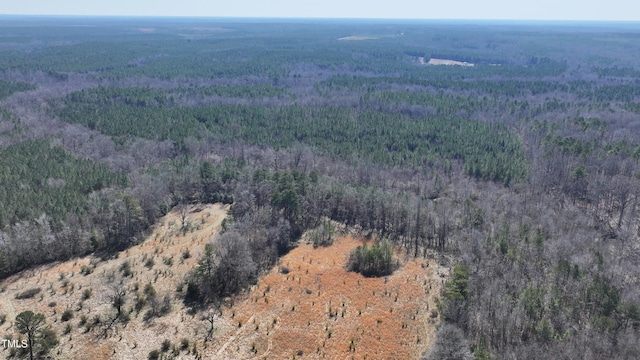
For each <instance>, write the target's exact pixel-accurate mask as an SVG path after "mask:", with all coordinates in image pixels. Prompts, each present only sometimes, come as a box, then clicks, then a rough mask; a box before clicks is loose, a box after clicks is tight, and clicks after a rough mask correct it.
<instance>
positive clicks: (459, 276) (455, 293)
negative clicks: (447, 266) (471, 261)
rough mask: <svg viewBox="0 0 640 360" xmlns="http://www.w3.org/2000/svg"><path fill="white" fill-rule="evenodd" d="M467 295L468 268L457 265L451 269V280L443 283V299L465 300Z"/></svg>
mask: <svg viewBox="0 0 640 360" xmlns="http://www.w3.org/2000/svg"><path fill="white" fill-rule="evenodd" d="M468 293H469V267H468V266H466V265H462V264H458V265H456V266H454V267H453V273H452V274H451V280H449V281H447V282H446V283H445V296H444V297H445V299H447V300H466V299H467V295H468Z"/></svg>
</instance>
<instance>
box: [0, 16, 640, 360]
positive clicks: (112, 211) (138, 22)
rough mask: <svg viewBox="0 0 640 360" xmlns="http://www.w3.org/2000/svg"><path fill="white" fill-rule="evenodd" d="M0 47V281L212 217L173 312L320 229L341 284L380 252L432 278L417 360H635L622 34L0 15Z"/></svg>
mask: <svg viewBox="0 0 640 360" xmlns="http://www.w3.org/2000/svg"><path fill="white" fill-rule="evenodd" d="M0 32H1V33H2V36H0V51H1V52H2V56H0V183H1V184H2V186H0V205H1V206H0V277H3V278H4V277H7V276H10V275H12V274H15V273H17V272H19V271H21V270H24V269H27V268H30V267H33V266H36V265H39V264H45V263H50V262H53V261H58V260H65V259H70V258H73V257H78V256H82V255H86V254H90V253H93V254H97V255H99V256H102V257H110V256H113V254H114V253H115V252H116V251H119V250H123V249H126V248H128V247H130V246H132V245H134V244H137V243H139V242H140V241H141V240H142V239H143V238H144V236H145V234H146V233H147V232H148V230H149V228H150V226H152V225H153V224H154V223H155V222H156V220H157V219H159V218H160V217H161V216H162V215H164V214H166V213H167V212H168V211H169V210H171V209H172V208H175V207H178V208H180V207H181V206H182V207H183V206H185V205H187V204H195V203H217V202H221V203H226V204H232V206H231V211H230V216H229V218H228V219H226V220H225V223H224V226H223V228H224V231H223V233H222V234H221V235H220V236H219V237H218V238H217V239H216V241H215V245H213V244H212V245H211V246H208V247H207V248H206V250H205V253H204V254H203V255H202V257H201V258H200V259H199V261H198V266H197V267H195V268H194V269H193V271H192V272H191V273H190V274H189V276H188V277H187V279H185V281H186V283H187V286H186V290H185V292H184V301H185V302H186V303H188V304H190V305H191V306H194V307H206V306H217V305H219V303H220V302H221V301H222V299H224V298H226V297H229V296H233V295H236V294H238V293H240V292H242V291H243V290H244V289H246V288H247V287H248V286H249V285H251V284H253V283H254V282H255V281H256V279H257V278H258V277H259V276H260V275H261V274H262V273H264V272H265V271H267V270H268V269H270V268H272V267H273V266H274V265H276V264H277V261H278V258H279V257H280V256H282V255H283V254H286V253H287V252H288V251H290V250H291V249H292V248H293V247H295V246H296V242H297V241H298V240H299V239H300V236H301V235H302V234H303V233H304V232H306V231H308V230H313V229H315V230H314V231H316V232H318V233H319V231H321V230H322V229H323V227H326V226H328V225H327V224H328V222H327V221H328V220H332V221H335V222H339V223H342V224H344V225H345V226H346V227H348V228H350V229H354V230H355V231H358V232H359V233H361V234H363V235H366V236H372V237H374V238H377V239H380V243H379V244H374V245H372V247H371V248H367V247H366V246H363V247H361V248H358V250H357V252H355V253H353V254H351V268H352V270H354V271H360V272H362V273H364V274H366V275H367V276H376V275H385V274H389V273H390V272H392V271H393V269H392V266H391V265H390V264H391V263H392V261H391V248H393V249H395V251H396V252H397V253H402V254H404V255H405V256H408V257H429V258H433V259H436V260H437V261H439V262H440V263H442V264H443V265H445V266H449V267H451V269H452V271H451V277H450V279H448V280H447V282H446V283H445V291H444V292H443V293H442V294H441V300H440V308H439V311H440V312H441V314H442V318H443V323H442V324H441V325H440V327H439V330H438V337H437V339H436V341H435V342H434V344H433V346H432V348H431V350H430V351H429V352H427V353H425V354H424V358H425V359H445V358H446V359H449V358H461V359H473V358H475V359H523V358H527V359H548V358H549V356H550V354H553V358H563V359H603V358H608V359H636V358H639V357H640V346H639V345H638V342H637V339H638V336H640V308H639V306H640V292H639V289H640V282H639V281H640V277H639V276H640V217H639V216H640V213H639V210H640V204H639V203H638V202H639V200H640V197H639V195H640V165H639V161H640V90H639V89H640V83H639V81H640V78H639V76H640V60H638V59H637V54H638V53H639V52H640V42H639V41H638V39H639V38H640V27H639V26H638V25H637V24H630V23H619V24H616V23H612V24H604V23H603V24H588V23H553V22H550V23H533V24H524V23H523V24H517V23H509V22H496V23H482V24H466V23H448V22H426V21H425V22H418V21H404V22H402V21H397V22H391V21H378V22H373V21H372V22H366V21H358V22H350V21H347V20H341V21H329V20H314V21H312V20H290V21H287V22H285V21H276V20H242V19H176V18H167V19H153V18H130V19H127V18H91V19H85V18H46V17H42V18H28V17H2V22H0ZM430 58H437V59H445V60H452V61H464V62H468V63H472V64H473V65H474V66H464V67H463V66H455V65H428V61H429V59H430ZM327 231H328V230H327ZM318 236H320V235H318ZM319 241H320V240H319ZM367 259H372V260H371V261H369V260H367ZM378 259H386V260H385V262H384V265H380V264H382V262H381V261H382V260H380V261H378ZM0 296H1V295H0ZM451 354H454V355H451ZM447 356H453V357H447Z"/></svg>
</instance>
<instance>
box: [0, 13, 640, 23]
mask: <svg viewBox="0 0 640 360" xmlns="http://www.w3.org/2000/svg"><path fill="white" fill-rule="evenodd" d="M0 17H36V18H111V19H113V18H120V19H133V18H145V19H221V20H234V19H237V20H340V21H345V20H346V21H349V20H351V21H354V20H355V21H403V22H404V21H435V22H505V23H513V22H528V23H576V24H577V23H601V24H604V23H626V24H640V20H603V19H533V18H532V19H505V18H497V19H488V18H399V17H398V18H375V17H339V16H338V17H326V16H323V17H309V16H214V15H212V16H206V15H204V16H203V15H130V14H126V15H122V14H121V15H115V14H111V15H110V14H2V13H0Z"/></svg>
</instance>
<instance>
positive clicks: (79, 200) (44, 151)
mask: <svg viewBox="0 0 640 360" xmlns="http://www.w3.org/2000/svg"><path fill="white" fill-rule="evenodd" d="M0 168H2V169H3V171H2V172H0V183H1V184H2V187H0V203H1V204H2V205H3V206H2V208H0V228H1V227H4V226H5V225H7V224H13V223H16V222H18V221H22V220H31V219H35V218H36V217H38V216H40V215H41V214H42V213H45V214H47V215H49V216H51V217H52V218H53V219H55V220H58V221H59V220H63V219H64V218H65V217H66V216H67V214H69V213H76V214H80V213H82V212H84V211H86V209H87V199H88V195H89V194H90V193H92V192H94V191H97V190H100V189H103V188H105V187H109V186H114V185H124V184H125V177H123V176H122V175H116V174H113V173H112V172H110V171H109V170H108V168H107V167H106V166H104V165H101V164H96V163H94V162H91V161H88V160H81V159H78V158H75V157H73V156H71V155H69V154H68V153H67V152H65V151H64V150H63V149H62V148H60V147H52V146H51V145H50V144H49V142H48V141H44V140H34V141H25V142H21V143H18V144H15V145H11V146H9V147H6V148H1V149H0Z"/></svg>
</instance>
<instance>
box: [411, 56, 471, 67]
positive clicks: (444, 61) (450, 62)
mask: <svg viewBox="0 0 640 360" xmlns="http://www.w3.org/2000/svg"><path fill="white" fill-rule="evenodd" d="M422 63H424V59H422ZM427 65H456V66H475V64H473V63H468V62H464V61H455V60H447V59H434V58H431V59H429V62H427Z"/></svg>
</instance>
